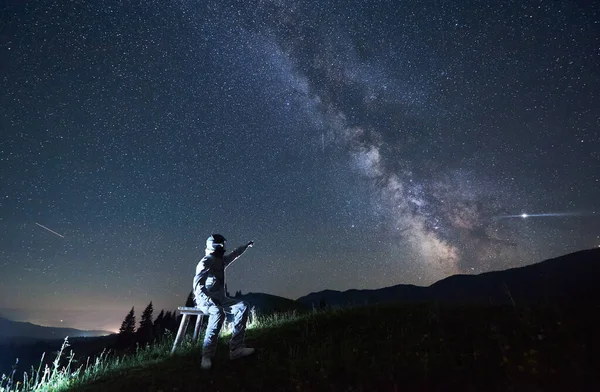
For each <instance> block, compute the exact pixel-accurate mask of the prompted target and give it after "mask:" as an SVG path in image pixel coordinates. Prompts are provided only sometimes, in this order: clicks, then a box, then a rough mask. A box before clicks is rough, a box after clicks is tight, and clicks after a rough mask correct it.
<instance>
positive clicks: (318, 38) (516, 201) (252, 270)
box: [0, 0, 600, 330]
mask: <svg viewBox="0 0 600 392" xmlns="http://www.w3.org/2000/svg"><path fill="white" fill-rule="evenodd" d="M599 8H600V7H599V6H598V4H597V2H593V1H526V0H523V1H502V2H490V1H487V0H486V1H450V0H446V1H444V0H436V1H427V0H423V1H421V0H419V1H410V0H407V1H323V0H319V1H316V0H313V1H286V0H274V1H235V2H229V1H213V2H209V1H193V0H186V1H172V0H161V1H158V0H157V1H143V2H138V1H100V0H98V1H70V2H65V1H55V0H53V1H20V0H11V1H5V2H3V3H2V6H1V8H0V77H1V78H0V136H1V139H0V140H1V145H0V314H3V315H5V316H8V317H9V318H13V319H16V320H24V321H31V322H35V323H39V324H42V325H63V326H69V327H75V328H84V329H109V330H116V329H118V327H119V325H120V323H121V321H122V320H123V318H124V317H125V315H126V313H127V312H128V310H129V309H130V308H131V307H132V306H135V308H136V313H137V314H138V319H139V314H141V311H142V310H143V308H144V307H145V306H146V305H147V304H148V303H149V302H150V301H153V304H154V307H155V309H156V310H160V309H165V310H174V309H176V307H177V306H179V305H183V303H184V302H185V299H186V297H187V295H188V293H189V292H190V290H191V288H192V287H191V286H192V278H193V273H194V269H195V266H196V264H197V262H198V261H199V259H200V258H201V257H202V255H203V254H204V241H205V240H206V238H207V237H208V236H209V235H210V234H211V233H213V232H214V233H221V234H223V235H224V236H225V237H226V238H227V239H228V246H229V249H230V250H232V249H233V248H234V247H236V246H238V245H242V244H244V243H246V242H247V241H250V240H254V241H255V242H256V243H255V246H254V247H253V248H250V249H249V250H248V251H247V252H246V253H245V254H244V255H243V256H242V258H240V259H239V260H238V261H236V262H235V263H234V264H232V266H231V267H230V268H228V270H227V281H228V288H229V291H230V292H231V293H232V294H233V293H234V292H235V291H236V290H242V292H244V293H247V292H264V293H269V294H275V295H280V296H284V297H287V298H292V299H295V298H298V297H300V296H302V295H305V294H308V293H310V292H314V291H319V290H323V289H335V290H346V289H351V288H380V287H385V286H390V285H395V284H400V283H406V284H416V285H423V286H425V285H429V284H431V283H433V282H435V281H437V280H439V279H441V278H444V277H446V276H448V275H452V274H457V273H468V274H473V273H481V272H485V271H490V270H499V269H505V268H510V267H514V266H520V265H526V264H531V263H534V262H538V261H541V260H544V259H547V258H550V257H555V256H560V255H563V254H565V253H569V252H573V251H577V250H581V249H587V248H592V247H597V246H600V10H599ZM521 214H529V216H527V217H523V216H521Z"/></svg>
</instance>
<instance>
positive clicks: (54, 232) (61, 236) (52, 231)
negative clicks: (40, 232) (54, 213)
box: [35, 222, 65, 238]
mask: <svg viewBox="0 0 600 392" xmlns="http://www.w3.org/2000/svg"><path fill="white" fill-rule="evenodd" d="M35 224H36V225H38V226H39V227H41V228H43V229H46V230H48V231H49V232H50V233H52V234H56V235H57V236H59V237H60V238H65V236H64V235H60V234H58V233H57V232H56V231H54V230H50V229H49V228H47V227H46V226H44V225H40V224H39V223H37V222H35Z"/></svg>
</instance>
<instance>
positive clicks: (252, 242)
mask: <svg viewBox="0 0 600 392" xmlns="http://www.w3.org/2000/svg"><path fill="white" fill-rule="evenodd" d="M253 245H254V241H250V242H248V244H247V245H246V246H248V248H252V246H253Z"/></svg>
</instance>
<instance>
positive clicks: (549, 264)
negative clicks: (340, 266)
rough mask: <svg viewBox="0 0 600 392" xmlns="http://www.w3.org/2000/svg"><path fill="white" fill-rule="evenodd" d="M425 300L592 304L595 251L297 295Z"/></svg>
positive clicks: (596, 283)
mask: <svg viewBox="0 0 600 392" xmlns="http://www.w3.org/2000/svg"><path fill="white" fill-rule="evenodd" d="M431 300H437V301H440V302H453V303H464V304H468V303H481V304H510V303H512V302H513V301H514V302H515V303H517V304H523V303H527V304H531V303H554V302H568V301H577V302H586V301H591V302H596V301H598V300H600V249H599V248H594V249H589V250H582V251H579V252H575V253H571V254H568V255H565V256H561V257H557V258H554V259H549V260H545V261H542V262H539V263H536V264H532V265H528V266H524V267H518V268H511V269H507V270H504V271H493V272H486V273H482V274H478V275H453V276H450V277H448V278H445V279H442V280H440V281H438V282H436V283H434V284H432V285H431V286H428V287H420V286H413V285H397V286H391V287H385V288H381V289H376V290H348V291H344V292H341V291H333V290H324V291H320V292H317V293H311V294H309V295H306V296H304V297H301V298H298V299H297V301H298V302H300V303H302V304H304V305H306V306H308V307H312V306H316V307H319V306H320V305H321V304H326V305H330V306H331V305H333V306H347V305H363V304H372V303H383V302H391V301H431Z"/></svg>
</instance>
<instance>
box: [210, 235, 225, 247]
mask: <svg viewBox="0 0 600 392" xmlns="http://www.w3.org/2000/svg"><path fill="white" fill-rule="evenodd" d="M226 243H227V240H226V239H225V237H223V236H222V235H221V234H213V235H211V236H210V237H208V238H207V239H206V249H208V250H211V251H215V250H221V251H223V250H225V244H226Z"/></svg>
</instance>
